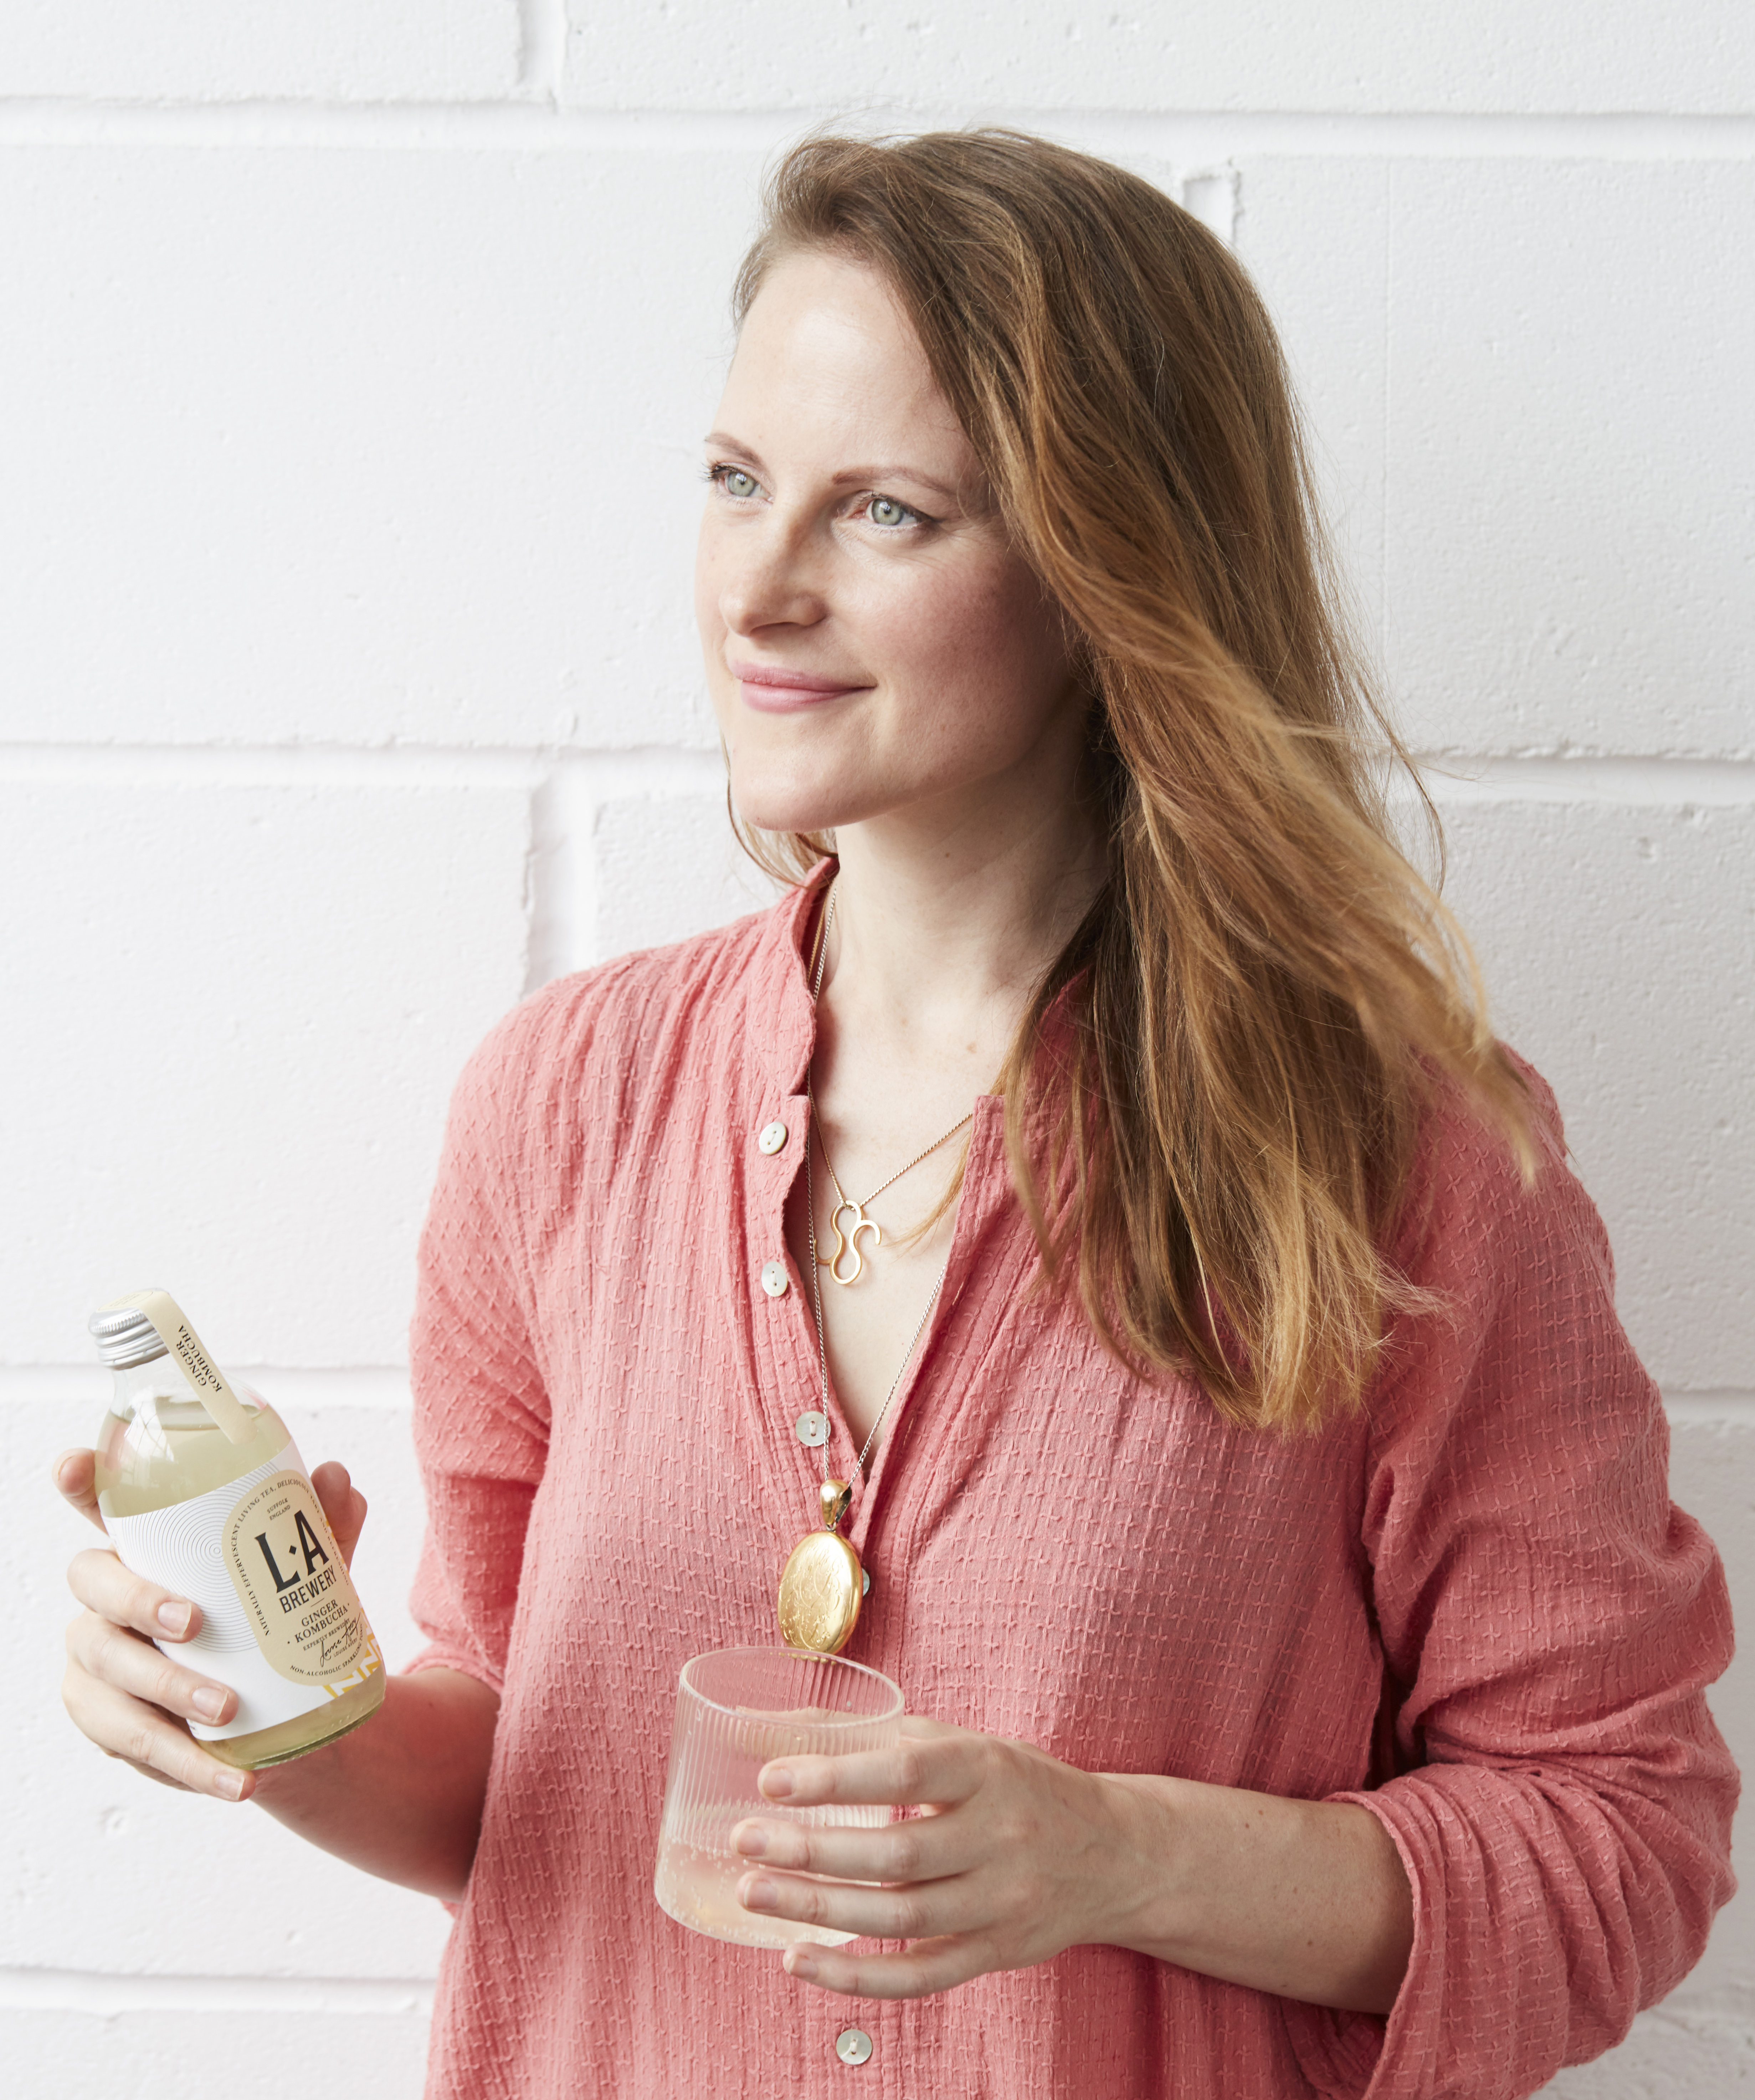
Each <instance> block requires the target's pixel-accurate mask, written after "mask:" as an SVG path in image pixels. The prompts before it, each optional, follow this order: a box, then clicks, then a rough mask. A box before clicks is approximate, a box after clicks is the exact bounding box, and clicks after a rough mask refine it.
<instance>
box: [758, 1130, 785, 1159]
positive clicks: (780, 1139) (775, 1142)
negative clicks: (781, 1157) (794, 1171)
mask: <svg viewBox="0 0 1755 2100" xmlns="http://www.w3.org/2000/svg"><path fill="white" fill-rule="evenodd" d="M756 1143H757V1144H758V1145H760V1146H761V1149H762V1150H763V1151H764V1152H765V1153H768V1154H770V1155H771V1154H774V1153H776V1152H784V1151H785V1149H786V1125H785V1124H784V1123H769V1124H768V1125H767V1126H766V1127H765V1128H764V1130H763V1132H762V1134H761V1136H760V1137H758V1138H757V1139H756Z"/></svg>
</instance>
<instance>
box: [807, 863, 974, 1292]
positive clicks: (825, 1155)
mask: <svg viewBox="0 0 1755 2100" xmlns="http://www.w3.org/2000/svg"><path fill="white" fill-rule="evenodd" d="M836 886H837V887H838V886H839V885H836ZM835 896H836V892H835V889H831V890H830V892H829V902H828V904H827V907H826V908H825V910H824V911H823V914H822V929H821V930H820V931H819V932H818V935H817V967H816V972H815V975H814V978H813V980H812V983H811V987H810V997H811V1003H812V1004H813V1005H814V1004H815V1003H816V1000H817V998H818V995H819V993H820V992H821V990H822V972H823V968H824V966H825V965H826V964H827V961H828V960H829V929H830V927H831V925H833V924H834V923H835ZM805 1095H806V1096H807V1098H808V1099H809V1102H810V1127H811V1128H812V1130H813V1131H814V1132H815V1133H816V1138H817V1147H818V1150H819V1151H820V1152H821V1153H822V1163H823V1165H824V1166H825V1167H827V1168H828V1170H829V1179H830V1180H831V1182H832V1183H833V1184H834V1185H835V1208H834V1209H833V1210H832V1211H830V1213H829V1229H830V1231H831V1232H832V1233H834V1235H835V1251H834V1252H833V1254H818V1253H817V1252H816V1251H815V1248H814V1246H813V1248H812V1260H813V1262H814V1264H816V1266H817V1267H821V1268H826V1269H827V1271H828V1272H829V1273H830V1275H831V1276H832V1277H834V1278H835V1280H836V1282H837V1283H839V1284H840V1285H842V1286H846V1285H848V1284H849V1283H857V1282H858V1281H859V1279H860V1277H862V1275H863V1274H864V1273H865V1266H866V1263H865V1256H864V1255H862V1253H861V1252H860V1251H859V1235H860V1234H861V1233H871V1245H872V1248H873V1250H874V1251H875V1250H876V1249H877V1248H879V1247H880V1246H883V1244H884V1228H883V1227H882V1226H881V1225H880V1224H879V1223H878V1221H877V1220H876V1219H875V1218H868V1217H867V1216H866V1204H867V1203H875V1202H876V1201H877V1199H878V1198H879V1197H880V1196H881V1195H882V1194H883V1193H884V1190H885V1189H893V1188H894V1187H895V1185H896V1184H897V1182H898V1181H899V1180H901V1179H902V1176H903V1175H904V1174H911V1173H912V1172H913V1171H914V1170H915V1167H918V1166H919V1163H920V1162H921V1161H922V1160H923V1159H930V1158H932V1156H933V1154H934V1153H935V1152H937V1151H938V1150H940V1149H941V1148H942V1147H943V1146H945V1145H949V1144H950V1140H952V1138H954V1137H955V1136H956V1134H957V1132H959V1130H962V1129H963V1127H965V1126H966V1125H968V1123H972V1122H973V1121H974V1119H975V1117H974V1111H973V1110H971V1111H970V1112H969V1114H968V1115H966V1116H960V1117H959V1118H958V1119H957V1121H956V1122H955V1123H953V1124H952V1126H951V1127H950V1129H949V1130H947V1131H946V1132H945V1134H944V1136H942V1137H937V1138H934V1139H933V1142H932V1143H931V1144H930V1145H928V1147H927V1148H926V1149H925V1151H924V1152H917V1153H915V1155H914V1157H913V1158H912V1159H911V1160H910V1161H909V1162H908V1163H907V1165H906V1167H897V1169H896V1171H895V1172H894V1173H893V1175H891V1176H890V1177H889V1180H887V1181H880V1183H879V1184H878V1185H877V1187H876V1188H875V1189H873V1190H872V1191H871V1194H870V1195H869V1196H865V1197H862V1198H860V1199H859V1201H858V1202H855V1201H854V1200H853V1198H852V1197H850V1196H849V1194H848V1193H847V1191H846V1190H845V1189H844V1188H843V1187H842V1186H841V1179H840V1176H839V1175H838V1174H837V1173H836V1171H835V1162H834V1161H833V1160H832V1159H831V1158H830V1157H829V1148H828V1145H827V1142H826V1141H825V1140H824V1138H823V1135H822V1123H821V1121H820V1120H819V1118H818V1114H817V1096H816V1092H815V1090H814V1087H813V1086H812V1084H811V1081H810V1078H809V1074H806V1075H805ZM809 1149H810V1148H809V1145H806V1146H805V1151H806V1153H807V1154H808V1153H809ZM811 1218H812V1234H813V1239H814V1234H815V1218H816V1213H815V1211H812V1213H811ZM842 1220H847V1221H848V1222H847V1223H846V1224H843V1222H842ZM849 1255H851V1256H852V1258H853V1267H852V1268H850V1269H849V1270H848V1272H847V1273H846V1274H845V1275H843V1274H842V1273H841V1264H842V1263H843V1262H844V1261H845V1260H847V1259H848V1257H849ZM811 1282H812V1283H813V1284H814V1283H815V1282H816V1269H815V1268H813V1269H812V1272H811Z"/></svg>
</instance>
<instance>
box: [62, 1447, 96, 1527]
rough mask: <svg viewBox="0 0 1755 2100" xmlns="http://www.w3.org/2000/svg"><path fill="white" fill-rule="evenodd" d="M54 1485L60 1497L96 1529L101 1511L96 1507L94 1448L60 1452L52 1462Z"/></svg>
mask: <svg viewBox="0 0 1755 2100" xmlns="http://www.w3.org/2000/svg"><path fill="white" fill-rule="evenodd" d="M54 1473H55V1486H56V1487H57V1488H58V1489H60V1493H61V1498H62V1499H63V1500H64V1502H69V1503H71V1504H72V1506H73V1507H74V1508H75V1509H76V1510H77V1511H78V1512H79V1514H80V1515H82V1517H85V1518H86V1519H88V1520H90V1522H91V1523H93V1524H95V1525H96V1526H97V1528H98V1529H99V1531H102V1530H103V1529H104V1514H103V1511H101V1510H99V1507H98V1480H97V1473H98V1454H97V1453H96V1452H95V1451H82V1450H78V1449H75V1450H72V1451H64V1452H63V1453H62V1454H61V1455H60V1458H57V1459H56V1460H55V1466H54Z"/></svg>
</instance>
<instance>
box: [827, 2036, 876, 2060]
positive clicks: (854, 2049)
mask: <svg viewBox="0 0 1755 2100" xmlns="http://www.w3.org/2000/svg"><path fill="white" fill-rule="evenodd" d="M835 2054H836V2055H837V2056H838V2057H839V2058H840V2059H841V2061H842V2063H868V2062H869V2061H870V2060H871V2036H870V2035H868V2034H867V2033H866V2031H865V2029H864V2028H863V2027H843V2028H842V2029H841V2031H840V2033H839V2034H838V2035H837V2036H836V2037H835Z"/></svg>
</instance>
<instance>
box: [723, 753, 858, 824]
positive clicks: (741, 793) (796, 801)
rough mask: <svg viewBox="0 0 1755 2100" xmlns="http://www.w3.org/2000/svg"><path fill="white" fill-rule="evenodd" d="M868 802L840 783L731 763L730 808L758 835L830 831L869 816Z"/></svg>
mask: <svg viewBox="0 0 1755 2100" xmlns="http://www.w3.org/2000/svg"><path fill="white" fill-rule="evenodd" d="M868 800H869V798H868V797H865V796H860V795H859V794H858V793H857V792H852V791H850V790H849V787H848V786H847V785H846V784H845V783H838V782H831V781H825V780H822V779H815V780H802V779H796V778H792V779H788V778H786V777H783V775H780V774H777V772H776V770H774V769H771V768H769V767H767V766H759V767H758V766H739V765H738V764H737V762H736V761H735V760H734V761H733V762H732V765H731V801H732V806H733V807H734V809H735V810H736V811H737V813H738V814H739V817H740V818H742V819H743V822H744V823H746V824H751V825H753V826H754V827H755V828H756V830H757V831H759V832H832V831H833V830H834V829H835V827H836V825H837V824H850V823H858V820H859V818H861V817H862V816H866V815H868V814H870V810H869V809H868V808H867V807H866V806H865V805H866V802H867V801H868Z"/></svg>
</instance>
